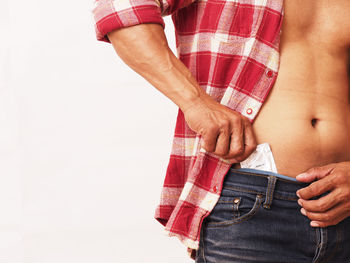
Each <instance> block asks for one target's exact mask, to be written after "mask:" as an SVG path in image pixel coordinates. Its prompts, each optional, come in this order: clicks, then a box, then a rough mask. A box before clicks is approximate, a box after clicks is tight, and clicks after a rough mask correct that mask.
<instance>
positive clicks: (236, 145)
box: [201, 112, 257, 163]
mask: <svg viewBox="0 0 350 263" xmlns="http://www.w3.org/2000/svg"><path fill="white" fill-rule="evenodd" d="M217 117H218V116H217ZM219 117H222V116H219ZM202 131H203V132H202V134H201V136H202V146H201V147H202V148H204V149H205V150H206V151H207V152H212V153H214V154H215V155H218V156H220V157H221V158H223V159H226V160H228V161H229V162H233V163H236V162H240V161H243V160H245V159H246V158H247V157H248V156H249V155H250V154H251V153H252V152H253V151H254V150H255V148H256V146H257V142H256V139H255V136H254V133H253V129H252V127H251V123H250V121H249V120H248V119H247V118H246V117H244V116H242V115H241V114H239V113H236V112H230V114H229V115H228V116H227V115H225V116H224V118H216V119H215V121H211V122H210V123H209V124H207V125H205V126H204V128H203V129H202Z"/></svg>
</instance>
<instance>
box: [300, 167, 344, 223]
mask: <svg viewBox="0 0 350 263" xmlns="http://www.w3.org/2000/svg"><path fill="white" fill-rule="evenodd" d="M296 178H297V180H299V181H301V182H305V183H309V182H312V181H314V182H313V183H311V184H310V185H309V186H308V187H305V188H302V189H300V190H298V191H297V195H298V196H299V198H300V199H299V200H298V203H299V205H300V206H302V208H301V213H302V214H304V215H305V216H307V217H308V218H309V219H311V222H310V225H311V226H313V227H326V226H331V225H336V224H338V223H339V222H340V221H342V220H344V219H345V218H347V217H348V216H350V162H340V163H331V164H328V165H325V166H321V167H315V168H311V169H309V170H308V171H306V172H305V173H302V174H300V175H298V176H297V177H296ZM326 192H329V193H328V194H327V195H325V196H322V197H320V198H319V199H317V200H309V199H310V198H313V197H316V196H319V195H322V194H325V193H326Z"/></svg>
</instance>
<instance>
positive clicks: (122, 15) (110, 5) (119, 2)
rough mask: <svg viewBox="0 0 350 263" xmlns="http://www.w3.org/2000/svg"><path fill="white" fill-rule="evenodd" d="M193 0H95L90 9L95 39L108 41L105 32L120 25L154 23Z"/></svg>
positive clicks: (162, 24) (159, 21)
mask: <svg viewBox="0 0 350 263" xmlns="http://www.w3.org/2000/svg"><path fill="white" fill-rule="evenodd" d="M193 1H194V0H95V2H94V7H93V9H92V14H93V18H94V20H95V31H96V37H97V40H100V41H105V42H108V43H110V41H109V39H108V37H107V33H109V32H111V31H113V30H115V29H119V28H122V27H129V26H133V25H137V24H142V23H156V24H160V25H161V26H162V27H163V28H164V27H165V23H164V20H163V18H162V17H163V16H166V15H169V14H172V13H174V12H175V11H177V10H178V9H180V8H182V7H185V6H187V5H189V4H190V3H192V2H193Z"/></svg>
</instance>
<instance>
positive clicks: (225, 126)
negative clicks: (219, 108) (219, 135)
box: [220, 119, 230, 129]
mask: <svg viewBox="0 0 350 263" xmlns="http://www.w3.org/2000/svg"><path fill="white" fill-rule="evenodd" d="M220 127H221V128H222V129H229V127H230V121H229V120H227V119H222V120H221V121H220Z"/></svg>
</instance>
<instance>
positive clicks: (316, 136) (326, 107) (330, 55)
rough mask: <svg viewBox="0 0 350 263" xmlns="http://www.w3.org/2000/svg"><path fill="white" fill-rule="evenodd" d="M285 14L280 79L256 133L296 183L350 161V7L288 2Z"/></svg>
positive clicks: (345, 1)
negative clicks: (314, 172)
mask: <svg viewBox="0 0 350 263" xmlns="http://www.w3.org/2000/svg"><path fill="white" fill-rule="evenodd" d="M284 14H285V16H284V21H283V27H282V34H281V61H280V68H279V73H278V77H277V80H276V83H275V85H274V87H273V89H272V90H271V93H270V94H269V97H268V99H267V100H266V102H265V103H264V105H263V107H262V109H261V111H260V113H259V115H258V116H257V117H256V119H255V121H254V123H253V129H254V132H255V134H256V137H257V141H258V143H263V142H268V143H270V145H271V149H272V152H273V154H274V158H275V161H276V166H277V170H278V172H279V173H281V174H285V175H288V176H292V177H295V176H296V175H297V174H298V173H300V172H303V171H305V170H307V169H309V168H311V167H314V166H319V165H324V164H327V163H331V162H340V161H346V160H350V103H349V101H350V96H349V75H348V74H349V73H348V62H349V59H350V57H349V47H350V1H349V0H340V1H336V2H335V1H330V0H307V1H305V0H286V1H285V2H284ZM236 167H237V165H236Z"/></svg>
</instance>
